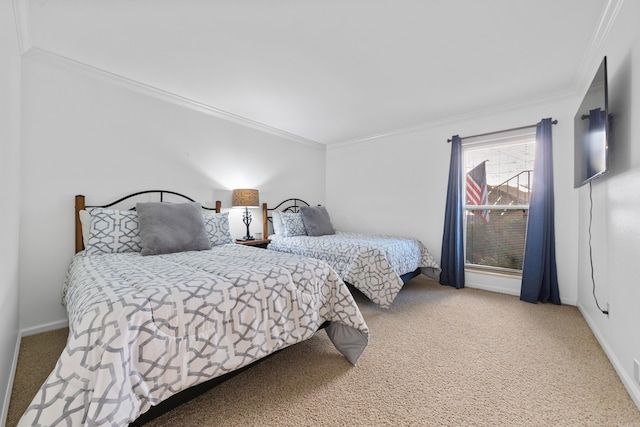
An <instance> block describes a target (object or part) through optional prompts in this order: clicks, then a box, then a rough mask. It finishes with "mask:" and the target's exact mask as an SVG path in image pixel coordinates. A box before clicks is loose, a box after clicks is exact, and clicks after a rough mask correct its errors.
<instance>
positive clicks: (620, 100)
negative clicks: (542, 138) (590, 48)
mask: <svg viewBox="0 0 640 427" xmlns="http://www.w3.org/2000/svg"><path fill="white" fill-rule="evenodd" d="M638 16H640V2H637V1H626V2H625V3H624V5H623V9H622V10H621V11H620V13H619V14H618V18H617V21H616V25H615V27H614V28H613V30H612V31H611V33H610V35H609V37H608V39H607V41H606V43H605V44H604V46H603V47H602V50H601V52H599V53H600V55H598V56H597V57H595V58H593V61H592V64H591V67H592V70H593V74H595V72H596V69H597V67H598V63H599V61H600V60H601V59H602V56H603V55H606V56H607V63H608V74H609V76H608V77H609V107H610V114H611V115H612V117H613V126H612V127H613V135H612V137H613V139H612V141H611V143H610V145H609V150H610V153H611V164H610V168H611V172H610V173H609V175H607V176H605V177H603V178H600V179H598V180H596V181H594V182H593V187H592V190H593V223H592V224H591V228H592V235H593V237H592V246H591V247H592V250H593V264H594V279H595V284H596V286H595V289H596V296H597V297H598V302H599V304H600V307H601V308H603V309H606V307H607V305H609V316H606V315H604V314H602V313H601V312H600V311H599V310H598V308H597V306H596V302H595V299H594V297H593V283H592V280H591V265H590V260H589V241H588V236H589V208H590V201H589V188H588V186H586V187H583V188H581V189H580V190H576V191H578V192H579V196H580V204H579V206H580V208H579V216H578V219H579V222H580V226H579V236H580V244H579V270H578V307H579V308H580V311H581V312H582V314H583V316H584V317H585V319H586V320H587V322H588V323H589V325H590V326H591V328H592V330H593V331H594V334H595V335H596V337H597V338H598V340H599V341H600V343H601V344H602V346H603V348H604V349H605V351H606V352H607V354H608V355H609V358H610V359H611V361H612V363H613V365H614V367H615V368H616V370H617V371H618V374H619V375H620V377H621V379H622V381H623V382H624V383H625V385H626V386H627V389H628V390H629V392H630V394H631V395H632V397H633V398H634V400H635V402H636V404H637V405H639V406H640V384H639V383H638V381H637V379H636V380H634V378H633V376H634V366H633V360H634V358H635V359H637V360H638V362H640V334H639V333H638V329H637V328H638V326H639V325H640V280H639V278H640V262H639V259H640V222H639V220H640V120H639V118H640V116H639V114H640V74H639V73H638V70H639V69H640V32H639V31H638V25H637V17H638ZM585 91H586V88H585ZM578 105H579V101H578V102H576V105H575V106H574V108H575V109H577V108H578Z"/></svg>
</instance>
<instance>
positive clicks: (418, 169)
mask: <svg viewBox="0 0 640 427" xmlns="http://www.w3.org/2000/svg"><path fill="white" fill-rule="evenodd" d="M569 105H570V99H560V100H550V101H547V102H544V103H538V104H535V105H527V106H520V107H513V108H510V109H508V110H505V111H500V112H493V113H486V114H484V115H481V116H477V117H472V118H471V117H469V118H464V119H463V118H460V119H458V120H451V121H448V122H444V123H440V124H434V125H433V126H430V127H425V128H422V129H416V130H415V131H413V132H404V133H399V134H396V135H390V136H386V137H384V138H379V139H375V140H371V141H364V142H361V143H352V144H347V145H341V146H330V147H329V149H328V150H327V208H328V209H329V211H330V213H331V217H332V220H333V221H334V223H335V226H336V227H337V228H338V229H352V230H362V231H377V232H383V233H390V234H399V235H408V236H414V237H417V238H419V239H420V240H422V241H423V243H425V245H426V246H427V248H428V249H429V250H430V251H431V252H432V254H433V255H434V256H435V257H436V258H437V259H438V260H439V259H440V251H441V246H442V231H443V223H444V205H445V200H446V191H447V179H448V176H449V159H450V154H451V146H450V145H449V144H448V143H447V139H449V138H451V136H453V135H455V134H459V135H460V136H463V137H464V136H467V135H475V134H480V133H484V132H491V131H495V130H500V129H507V128H511V127H518V126H525V125H530V124H534V123H536V122H538V121H539V120H540V119H542V118H546V117H553V118H554V119H557V120H558V121H559V123H558V124H557V125H555V126H554V127H553V147H554V150H553V151H554V178H555V196H556V210H555V212H556V244H557V261H558V279H559V287H560V297H561V299H562V301H563V302H564V303H566V304H573V305H575V304H576V302H577V286H576V269H577V223H576V221H575V218H576V217H577V203H578V201H577V200H578V199H577V193H576V192H575V191H574V190H573V169H572V168H571V167H568V166H567V165H571V164H572V163H573V112H572V111H570V110H569V108H568V106H569ZM466 276H467V277H466V284H467V286H469V287H478V288H483V289H489V290H495V291H499V292H504V293H510V294H515V295H519V294H520V281H519V280H515V279H506V278H496V277H495V276H487V275H479V274H467V275H466Z"/></svg>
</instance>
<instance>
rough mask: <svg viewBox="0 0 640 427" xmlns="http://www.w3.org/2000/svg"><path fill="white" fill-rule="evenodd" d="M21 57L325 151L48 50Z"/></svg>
mask: <svg viewBox="0 0 640 427" xmlns="http://www.w3.org/2000/svg"><path fill="white" fill-rule="evenodd" d="M23 56H24V57H25V58H29V59H33V60H36V61H42V62H45V63H48V64H51V65H55V66H58V67H63V68H67V69H69V70H71V71H75V72H78V73H81V74H84V75H86V76H89V77H91V78H95V79H97V80H101V81H103V82H106V83H108V84H112V85H115V86H119V87H122V88H124V89H128V90H132V91H134V92H137V93H140V94H142V95H146V96H151V97H154V98H156V99H159V100H161V101H165V102H169V103H171V104H174V105H178V106H180V107H185V108H189V109H192V110H195V111H198V112H201V113H204V114H207V115H210V116H214V117H217V118H219V119H222V120H225V121H228V122H232V123H235V124H238V125H240V126H244V127H246V128H250V129H255V130H258V131H260V132H264V133H267V134H271V135H275V136H278V137H280V138H284V139H287V140H289V141H293V142H297V143H300V144H304V145H307V146H310V147H313V148H317V149H320V150H325V148H326V146H325V145H324V144H322V143H320V142H317V141H313V140H311V139H307V138H303V137H301V136H298V135H294V134H292V133H289V132H286V131H283V130H280V129H276V128H274V127H271V126H268V125H265V124H263V123H260V122H256V121H254V120H251V119H248V118H246V117H242V116H239V115H236V114H233V113H230V112H228V111H224V110H221V109H219V108H216V107H213V106H211V105H208V104H205V103H202V102H199V101H195V100H193V99H190V98H187V97H184V96H182V95H178V94H176V93H173V92H170V91H167V90H164V89H160V88H158V87H155V86H152V85H149V84H146V83H143V82H141V81H138V80H134V79H131V78H128V77H125V76H123V75H120V74H117V73H113V72H110V71H107V70H104V69H101V68H98V67H94V66H92V65H88V64H86V63H83V62H80V61H77V60H75V59H72V58H69V57H66V56H63V55H60V54H57V53H55V52H51V51H48V50H46V49H42V48H39V47H37V46H32V47H31V48H30V49H28V50H27V51H26V52H25V53H24V54H23Z"/></svg>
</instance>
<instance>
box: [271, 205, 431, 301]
mask: <svg viewBox="0 0 640 427" xmlns="http://www.w3.org/2000/svg"><path fill="white" fill-rule="evenodd" d="M281 215H284V213H281ZM283 219H284V217H283ZM270 238H271V243H269V246H268V248H269V249H271V250H274V251H281V252H287V253H293V254H297V255H303V256H307V257H311V258H316V259H321V260H323V261H326V262H327V263H328V264H329V265H331V266H332V267H333V269H334V270H335V271H336V272H337V273H338V275H339V276H340V277H341V278H342V280H344V281H345V282H347V283H349V284H351V285H353V286H354V287H355V288H357V289H358V290H360V291H361V292H362V293H363V294H364V295H366V296H367V298H369V299H370V300H371V301H373V302H374V303H376V304H378V305H379V306H380V307H383V308H389V307H390V306H391V304H392V303H393V300H394V299H395V298H396V296H397V295H398V293H399V292H400V289H402V286H403V285H404V283H403V282H402V279H401V278H400V276H402V275H403V274H406V273H410V272H412V271H415V270H416V269H417V268H421V270H422V273H423V274H425V275H427V276H430V277H432V278H437V277H438V274H439V273H440V266H439V265H438V263H437V262H436V260H435V258H434V257H433V255H431V253H429V251H428V250H427V248H426V247H425V246H424V245H423V244H422V242H420V241H419V240H416V239H410V238H404V237H392V236H386V235H381V234H369V233H353V232H344V231H337V232H336V234H334V235H325V236H293V237H283V236H280V235H275V236H271V237H270Z"/></svg>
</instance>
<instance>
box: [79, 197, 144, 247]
mask: <svg viewBox="0 0 640 427" xmlns="http://www.w3.org/2000/svg"><path fill="white" fill-rule="evenodd" d="M87 212H89V214H90V215H91V226H90V228H89V238H88V239H87V245H86V247H85V253H87V254H103V253H121V252H140V251H141V250H142V245H141V242H142V241H141V239H140V229H139V228H138V213H137V212H135V211H121V210H116V209H105V208H89V209H87Z"/></svg>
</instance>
